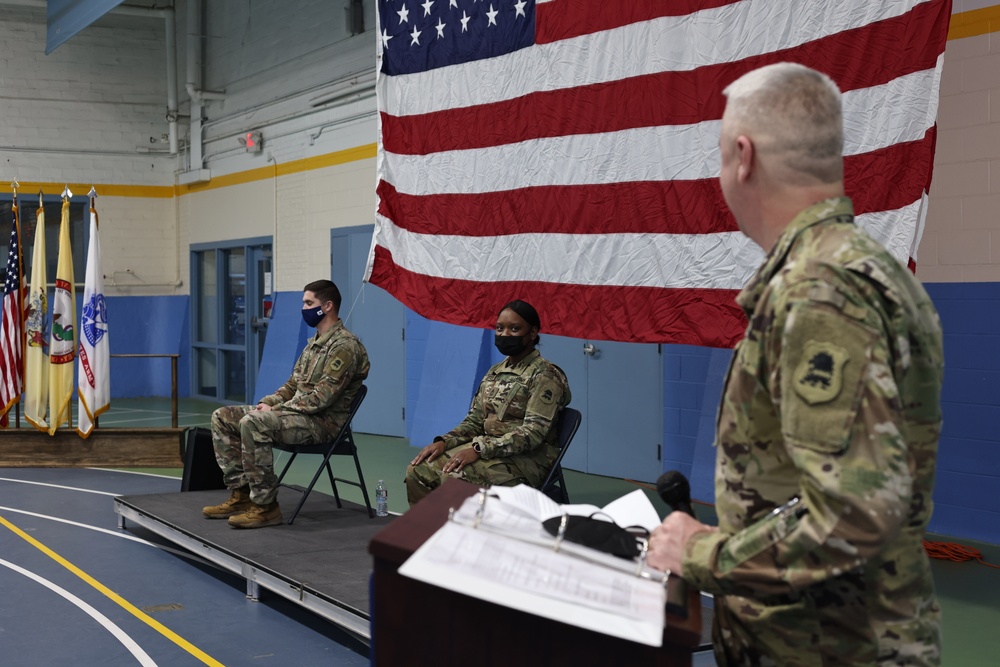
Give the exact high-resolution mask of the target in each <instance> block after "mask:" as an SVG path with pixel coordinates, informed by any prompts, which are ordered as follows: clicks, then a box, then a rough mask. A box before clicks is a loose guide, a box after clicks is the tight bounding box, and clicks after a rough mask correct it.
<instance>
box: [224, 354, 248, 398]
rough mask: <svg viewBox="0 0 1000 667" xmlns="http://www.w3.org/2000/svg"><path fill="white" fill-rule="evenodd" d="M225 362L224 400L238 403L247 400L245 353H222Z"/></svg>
mask: <svg viewBox="0 0 1000 667" xmlns="http://www.w3.org/2000/svg"><path fill="white" fill-rule="evenodd" d="M222 354H223V356H224V358H225V360H226V362H225V363H226V396H225V398H226V400H229V401H240V402H243V401H245V400H247V398H246V395H247V382H246V353H244V352H234V351H229V350H227V351H224V352H223V353H222Z"/></svg>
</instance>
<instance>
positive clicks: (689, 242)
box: [375, 201, 921, 290]
mask: <svg viewBox="0 0 1000 667" xmlns="http://www.w3.org/2000/svg"><path fill="white" fill-rule="evenodd" d="M920 205H921V202H919V201H917V202H914V203H913V204H910V205H908V206H905V207H903V208H901V209H898V210H895V211H883V212H879V213H869V214H864V215H859V216H858V217H857V218H856V222H857V224H858V225H859V226H860V227H862V228H864V229H865V230H866V231H868V232H869V233H870V234H872V235H873V236H874V237H875V238H876V239H877V240H879V241H880V242H882V243H883V244H885V245H886V247H887V248H888V249H889V250H890V252H891V253H892V255H893V256H894V257H896V259H898V260H899V261H900V262H902V263H904V264H905V263H906V261H907V259H908V253H909V239H910V236H911V234H912V228H911V226H910V220H912V219H913V217H914V216H915V215H917V211H918V210H919V207H920ZM378 218H379V223H380V224H379V226H378V228H377V230H378V231H377V236H376V239H375V242H376V243H378V245H381V246H382V247H385V248H389V249H391V250H392V253H393V259H394V261H395V262H396V263H397V264H398V265H399V266H401V267H403V268H405V269H407V270H409V271H413V272H414V273H419V274H423V275H427V276H432V277H435V278H451V279H458V280H470V281H476V282H503V281H540V282H551V283H559V284H570V285H616V286H630V287H666V288H714V289H734V290H738V289H741V288H742V287H743V286H744V285H745V284H746V282H747V281H748V280H749V279H750V277H751V276H752V275H753V273H754V272H755V271H756V269H757V267H758V266H759V265H760V264H761V262H762V261H763V259H764V253H763V251H761V249H760V247H758V246H757V245H756V244H755V243H753V242H752V241H751V240H750V239H749V238H747V237H746V236H744V235H743V234H742V233H740V232H725V233H720V234H511V235H505V236H445V235H439V234H434V235H432V234H414V233H411V232H409V231H407V230H405V229H401V228H399V227H397V226H395V225H394V224H392V221H390V220H388V219H387V218H385V217H382V216H378ZM513 258H516V261H514V259H513Z"/></svg>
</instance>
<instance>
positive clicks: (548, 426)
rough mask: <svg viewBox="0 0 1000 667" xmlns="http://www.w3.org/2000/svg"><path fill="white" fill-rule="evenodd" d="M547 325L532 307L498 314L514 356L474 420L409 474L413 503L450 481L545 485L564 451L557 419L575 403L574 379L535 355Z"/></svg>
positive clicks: (490, 377) (519, 305)
mask: <svg viewBox="0 0 1000 667" xmlns="http://www.w3.org/2000/svg"><path fill="white" fill-rule="evenodd" d="M540 329H541V321H540V320H539V317H538V313H537V312H536V311H535V309H534V308H533V307H532V306H531V305H530V304H528V303H525V302H524V301H511V302H510V303H508V304H507V305H506V306H504V307H503V309H502V310H501V311H500V314H499V315H498V316H497V329H496V346H497V349H499V350H500V352H501V353H503V354H506V355H509V356H508V357H507V358H506V359H504V360H503V361H501V362H500V363H499V364H497V365H495V366H494V367H493V368H491V369H490V370H489V372H488V373H486V377H484V378H483V381H482V382H481V383H480V384H479V391H477V392H476V395H475V397H474V398H473V399H472V407H471V408H470V409H469V414H468V415H466V417H465V419H464V420H463V421H462V423H461V424H459V425H458V426H456V427H455V428H453V429H452V430H451V431H449V432H448V433H446V434H445V435H439V436H438V437H436V438H434V442H432V443H431V444H429V445H427V446H426V447H424V448H423V449H422V450H420V453H419V454H417V456H416V458H414V459H413V461H411V462H410V465H409V466H407V468H406V497H407V499H408V500H409V502H410V505H413V504H414V503H416V502H417V501H418V500H420V499H421V498H423V497H424V496H426V495H427V494H428V493H430V492H431V491H433V490H434V489H436V488H437V487H438V486H439V485H440V484H441V483H442V482H443V481H445V480H446V479H448V478H449V477H455V478H458V479H464V480H466V481H468V482H472V483H473V484H478V485H480V486H493V485H497V486H514V485H516V484H528V485H530V486H534V487H538V486H541V485H542V482H544V481H545V477H546V475H548V473H549V469H550V468H552V462H553V461H554V460H555V457H556V455H557V454H558V453H559V448H558V443H557V442H556V416H557V415H558V414H559V410H561V409H562V408H563V407H564V406H566V405H567V404H568V403H569V401H570V392H569V383H568V382H567V381H566V375H565V374H564V373H563V372H562V369H560V368H559V367H558V366H556V365H555V364H553V363H551V362H548V361H546V360H545V359H543V358H542V356H541V355H540V354H539V353H538V350H536V349H535V345H537V344H538V332H539V330H540Z"/></svg>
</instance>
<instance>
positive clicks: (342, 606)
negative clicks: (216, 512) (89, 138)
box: [115, 490, 394, 642]
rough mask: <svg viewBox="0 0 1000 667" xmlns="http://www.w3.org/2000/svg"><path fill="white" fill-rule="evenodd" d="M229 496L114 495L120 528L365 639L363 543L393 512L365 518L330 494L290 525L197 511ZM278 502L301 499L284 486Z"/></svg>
mask: <svg viewBox="0 0 1000 667" xmlns="http://www.w3.org/2000/svg"><path fill="white" fill-rule="evenodd" d="M227 493H228V492H226V491H190V492H185V493H180V492H179V493H162V494H152V495H137V496H119V497H117V498H115V512H116V513H117V514H118V526H119V528H128V523H129V522H132V523H134V524H136V525H138V526H142V527H143V528H145V529H147V530H150V531H152V532H154V533H156V534H157V535H160V536H161V537H163V538H165V539H167V540H169V541H171V542H173V543H175V544H177V545H179V546H181V547H183V548H185V549H187V550H188V551H191V552H192V553H194V554H196V555H198V556H200V557H202V558H204V559H205V560H208V561H210V562H212V563H215V564H216V565H218V566H219V567H222V568H223V569H226V570H229V571H230V572H233V573H234V574H236V575H239V576H241V577H243V578H244V579H245V580H246V582H247V597H249V598H252V599H257V598H258V597H259V595H260V591H259V589H260V588H264V589H266V590H269V591H271V592H273V593H276V594H277V595H280V596H282V597H283V598H285V599H287V600H290V601H291V602H293V603H295V604H298V605H300V606H302V607H304V608H306V609H309V610H310V611H312V612H314V613H316V614H318V615H319V616H321V617H323V618H325V619H327V620H329V621H331V622H332V623H335V624H337V625H339V626H340V627H342V628H344V629H346V630H347V631H349V632H351V633H352V634H354V635H355V636H357V637H358V638H359V639H361V640H362V641H365V642H370V641H371V628H370V616H369V605H368V588H369V577H370V575H371V571H372V558H371V556H370V555H369V554H368V543H369V542H370V541H371V539H372V537H373V536H374V535H375V533H377V532H378V531H379V530H381V529H382V528H384V527H385V526H386V525H387V523H388V522H390V521H392V520H393V518H394V517H392V516H389V517H376V518H374V519H370V518H368V512H367V510H366V509H365V508H364V506H362V505H357V504H354V503H350V502H347V501H344V507H343V508H338V507H337V504H336V502H335V501H334V499H333V498H332V497H329V496H326V495H324V494H321V493H312V494H310V496H309V499H308V500H307V501H306V504H305V506H304V507H303V508H302V511H301V512H299V515H298V516H297V517H296V518H295V523H294V524H292V525H291V526H289V525H287V524H285V525H281V526H272V527H268V528H261V529H256V530H237V529H234V528H230V527H229V524H228V523H227V522H226V521H221V520H210V519H206V518H204V517H203V516H202V514H201V508H202V507H204V506H206V505H214V504H217V503H219V502H222V501H223V500H225V498H226V497H227ZM278 501H279V502H280V503H281V504H282V508H283V509H284V510H285V512H286V515H287V514H288V513H289V512H291V510H292V509H293V508H294V506H295V505H294V502H297V501H298V497H297V496H296V495H295V494H294V493H293V492H288V491H286V490H282V493H281V495H280V496H279V498H278ZM293 501H294V502H293ZM286 507H287V509H286Z"/></svg>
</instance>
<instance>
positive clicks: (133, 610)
mask: <svg viewBox="0 0 1000 667" xmlns="http://www.w3.org/2000/svg"><path fill="white" fill-rule="evenodd" d="M0 524H2V525H4V526H6V527H7V528H9V529H10V531H11V532H13V533H14V534H15V535H17V536H18V537H20V538H21V539H23V540H24V541H25V542H27V543H28V544H30V545H32V546H33V547H35V548H36V549H38V550H39V551H41V552H42V553H44V554H45V555H46V556H48V557H49V558H51V559H52V560H54V561H55V562H57V563H59V564H60V565H62V566H63V567H64V568H66V569H67V570H69V571H70V572H72V573H73V574H75V575H76V576H78V577H80V578H81V579H83V580H84V581H85V582H87V583H88V584H90V585H91V586H93V587H94V588H96V589H97V590H98V591H100V592H101V593H103V594H104V595H105V596H107V597H108V598H110V599H111V600H112V601H113V602H115V603H116V604H117V605H118V606H120V607H121V608H122V609H124V610H125V611H127V612H128V613H130V614H132V615H133V616H135V617H136V618H138V619H139V620H140V621H142V622H143V623H145V624H146V625H148V626H149V627H151V628H153V629H154V630H156V631H157V632H159V633H160V634H161V635H163V636H164V637H166V638H167V639H169V640H170V641H172V642H173V643H175V644H177V646H179V647H181V648H182V649H184V650H185V651H187V652H188V653H190V654H191V655H192V656H194V657H195V658H197V659H198V660H200V661H202V662H203V663H205V664H206V665H213V666H218V667H224V666H223V664H222V663H221V662H219V661H218V660H216V659H215V658H213V657H212V656H210V655H208V654H207V653H205V652H204V651H202V650H201V649H199V648H198V647H197V646H195V645H194V644H192V643H191V642H189V641H187V640H186V639H184V638H183V637H181V636H180V635H178V634H177V633H175V632H174V631H173V630H171V629H170V628H168V627H166V626H165V625H163V624H162V623H160V622H159V621H156V620H154V619H152V618H150V617H149V616H148V615H147V614H145V613H144V612H142V611H141V610H140V609H139V608H138V607H136V606H135V605H133V604H132V603H131V602H129V601H128V600H126V599H125V598H123V597H122V596H120V595H118V594H117V593H115V592H114V591H112V590H111V589H110V588H108V587H107V586H105V585H104V584H102V583H101V582H99V581H98V580H97V579H94V578H93V577H92V576H90V575H89V574H87V573H86V572H84V571H83V570H81V569H80V568H78V567H77V566H76V565H73V564H72V563H70V562H69V561H68V560H66V559H65V558H63V557H62V556H60V555H59V554H57V553H56V552H55V551H53V550H52V549H49V548H48V547H47V546H45V545H44V544H42V543H41V542H39V541H38V540H36V539H35V538H33V537H32V536H31V535H28V534H27V533H25V532H24V531H23V530H21V529H20V528H18V527H17V526H15V525H14V524H12V523H11V522H9V521H7V519H5V518H4V517H3V516H0Z"/></svg>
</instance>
